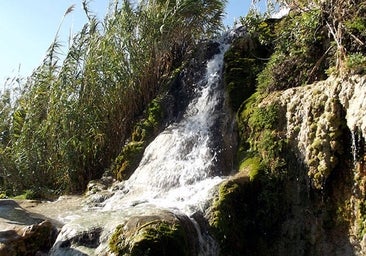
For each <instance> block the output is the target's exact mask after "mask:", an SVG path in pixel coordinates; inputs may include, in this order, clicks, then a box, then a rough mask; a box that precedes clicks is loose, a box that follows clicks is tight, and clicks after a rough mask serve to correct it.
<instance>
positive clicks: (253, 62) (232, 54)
mask: <svg viewBox="0 0 366 256" xmlns="http://www.w3.org/2000/svg"><path fill="white" fill-rule="evenodd" d="M268 55H269V50H268V49H265V48H264V47H263V46H262V45H261V44H260V43H259V42H258V40H257V39H256V38H251V37H249V36H245V37H242V38H239V39H237V40H236V41H234V42H233V44H232V46H231V48H230V49H229V50H228V51H227V52H226V54H225V60H224V61H225V70H224V80H225V85H226V91H227V93H228V95H229V100H230V103H231V106H232V108H233V110H234V111H237V110H238V109H239V107H240V106H241V104H242V103H243V101H245V100H246V99H248V98H249V97H250V96H251V95H252V94H253V93H254V92H255V88H256V77H257V75H258V73H259V72H260V71H261V70H262V68H263V67H264V63H265V62H266V61H265V59H266V58H267V57H268Z"/></svg>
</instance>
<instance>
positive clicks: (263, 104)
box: [210, 0, 366, 255]
mask: <svg viewBox="0 0 366 256" xmlns="http://www.w3.org/2000/svg"><path fill="white" fill-rule="evenodd" d="M267 2H268V7H269V13H264V14H263V13H260V12H258V11H257V9H256V8H254V9H252V10H251V11H250V12H249V14H248V15H247V16H246V17H244V18H242V19H241V23H242V24H243V25H244V26H245V27H246V28H247V30H248V35H247V36H246V37H244V38H240V39H238V40H237V41H236V42H234V43H233V45H232V48H231V49H230V50H229V51H228V52H227V54H226V56H225V60H226V64H225V80H226V84H227V90H228V93H229V96H230V100H231V104H232V107H233V109H234V110H235V111H237V120H238V123H239V133H240V134H239V137H240V141H239V150H238V154H237V165H238V170H239V171H240V172H239V173H238V174H237V175H236V176H235V177H233V178H232V179H231V180H228V181H226V182H224V183H223V184H222V185H221V186H220V190H219V192H218V195H217V197H216V198H215V200H214V204H213V209H214V210H213V213H212V216H211V219H210V224H211V227H212V228H213V233H214V234H215V236H216V238H217V240H218V241H219V242H220V245H221V249H222V251H221V255H247V254H248V255H283V253H284V252H282V254H281V253H278V252H279V251H280V248H281V246H283V244H285V247H286V250H285V251H286V252H290V251H291V248H290V247H291V246H292V245H294V247H298V248H299V249H296V248H295V249H294V248H292V249H293V251H296V250H298V252H300V251H301V250H305V251H304V252H303V253H304V254H303V255H322V254H321V253H319V251H317V250H318V249H319V248H317V245H316V244H315V243H312V242H311V239H310V236H311V235H309V234H311V232H312V230H310V225H306V224H305V225H304V226H303V227H299V226H301V225H302V224H299V223H302V221H303V219H302V218H304V219H306V217H304V214H303V213H300V214H298V213H297V212H296V211H297V207H299V206H298V204H300V209H301V210H303V209H305V208H306V211H308V213H309V215H311V216H316V217H315V218H318V216H319V215H320V214H321V218H323V219H322V223H321V224H319V223H317V224H315V225H318V226H320V228H322V229H323V230H324V232H326V233H327V235H328V234H332V232H335V233H336V232H338V234H347V231H346V230H347V228H349V226H347V225H351V221H350V217H349V215H350V214H351V213H350V212H351V211H352V209H351V208H350V206H349V205H345V204H346V203H345V202H346V201H347V198H346V195H345V194H346V193H345V191H346V190H347V189H346V188H347V186H352V184H351V183H350V179H351V178H349V177H348V178H346V174H344V173H345V172H346V170H348V169H351V168H352V166H345V165H347V164H348V163H347V161H344V162H343V163H342V164H343V166H339V164H338V167H337V168H338V169H342V170H343V171H344V172H343V174H342V175H344V176H342V178H339V177H338V179H339V180H338V181H336V179H337V177H336V176H337V175H340V176H341V174H335V173H336V172H333V170H334V169H335V168H336V167H335V165H336V164H335V163H333V162H330V163H327V165H325V166H324V165H322V164H320V163H319V161H320V159H321V158H320V157H319V159H318V158H317V162H315V163H313V162H311V163H309V166H310V167H309V169H306V167H305V166H304V165H305V164H301V163H299V161H300V160H298V159H296V157H295V155H294V152H293V151H292V148H291V144H290V143H291V141H288V140H287V139H286V135H285V134H284V128H283V127H284V126H285V124H284V122H285V121H286V120H285V117H282V119H281V118H280V116H281V115H280V113H282V115H285V113H286V110H285V109H280V107H281V106H278V105H276V104H273V103H271V100H270V99H268V98H266V97H267V96H268V95H269V94H270V93H273V92H276V91H282V90H285V89H288V88H292V87H299V86H303V85H307V84H311V83H313V82H316V81H320V80H324V79H326V78H327V77H328V76H330V75H334V76H343V77H344V76H348V75H351V74H365V71H366V46H365V43H366V37H365V36H366V34H365V27H366V18H365V17H366V15H365V11H366V2H365V1H357V0H356V1H337V0H326V1H306V0H293V1H267ZM278 5H285V6H288V7H289V9H290V11H289V14H288V15H287V16H285V17H283V18H281V19H273V18H271V17H270V14H271V12H272V11H273V10H274V8H275V7H278ZM249 63H250V65H249V66H248V64H249ZM264 99H266V101H264ZM335 104H336V103H335ZM314 108H316V107H314ZM319 108H320V109H319V110H318V111H319V112H321V113H323V112H324V111H325V110H324V109H321V106H320V107H319ZM338 114H339V113H338ZM332 118H337V116H332ZM344 126H345V124H342V123H340V124H339V127H337V132H336V133H330V134H327V136H329V137H332V136H336V137H337V136H338V137H337V138H336V141H342V138H343V139H344V137H342V138H341V137H339V136H340V134H341V135H342V136H347V132H346V131H343V130H342V127H344ZM312 127H317V124H316V120H314V124H313V125H312ZM298 128H299V127H298ZM299 129H300V128H299ZM316 143H317V141H316V140H314V146H316ZM320 152H321V151H320ZM342 156H343V157H345V158H346V157H347V153H346V152H343V155H342ZM313 164H314V165H315V166H316V168H315V170H313V167H314V166H312V165H313ZM301 172H303V173H305V178H303V179H304V180H302V178H301V177H304V176H301V174H300V173H301ZM331 174H332V175H331ZM306 175H308V176H309V177H307V176H306ZM309 178H310V180H311V182H310V183H309ZM337 182H338V183H337ZM350 184H351V185H350ZM299 191H300V192H299ZM339 191H342V192H339ZM297 193H299V194H297ZM301 193H304V194H303V195H301ZM306 193H308V194H307V195H306ZM342 193H344V194H342ZM296 196H299V198H300V199H299V200H301V202H299V201H297V199H296V198H295V197H296ZM300 196H303V197H300ZM297 214H298V215H297ZM294 216H295V217H294ZM361 216H364V213H361ZM292 218H294V219H295V222H294V227H293V229H292V231H293V232H294V233H293V234H292V235H293V236H292V237H291V239H289V241H286V235H285V236H284V237H282V238H280V235H281V234H280V232H281V225H283V223H284V222H285V221H288V220H289V219H292ZM361 219H362V220H363V219H365V218H364V217H361ZM317 220H319V219H317ZM295 223H297V224H295ZM305 223H306V222H305ZM309 223H310V222H308V223H307V224H309ZM360 223H362V221H360ZM296 225H299V226H296ZM285 229H286V227H285ZM360 229H361V230H363V227H362V225H361V228H360ZM335 230H336V231H335ZM290 232H291V231H290ZM296 232H299V234H297V233H296ZM297 235H299V236H300V237H299V238H298V237H296V236H297ZM329 236H330V235H329ZM325 237H326V236H325ZM296 239H298V241H295V240H296ZM358 239H362V236H360V237H358ZM281 243H282V245H281ZM286 243H287V244H286ZM301 243H304V244H305V245H302V244H301ZM302 246H303V247H302ZM282 249H283V248H282ZM290 254H291V253H290ZM291 255H295V254H291Z"/></svg>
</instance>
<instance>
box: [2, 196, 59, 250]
mask: <svg viewBox="0 0 366 256" xmlns="http://www.w3.org/2000/svg"><path fill="white" fill-rule="evenodd" d="M0 227H1V231H0V256H13V255H24V256H27V255H29V256H31V255H32V256H33V255H42V254H44V253H47V252H48V250H49V249H50V248H51V247H52V244H53V243H54V241H55V240H56V237H57V234H58V231H57V228H56V227H55V225H54V224H52V223H51V221H49V220H45V219H42V218H40V217H38V216H34V215H32V214H31V213H29V212H28V211H26V210H25V209H23V208H22V207H20V205H19V204H18V203H17V202H16V201H13V200H0Z"/></svg>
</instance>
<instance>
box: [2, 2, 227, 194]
mask: <svg viewBox="0 0 366 256" xmlns="http://www.w3.org/2000/svg"><path fill="white" fill-rule="evenodd" d="M112 2H113V4H112ZM224 4H225V1H216V0H212V1H197V0H194V1H192V0H184V1H178V0H177V1H165V0H156V1H148V0H143V1H139V2H138V4H136V3H135V2H134V1H129V0H121V1H111V8H110V9H111V10H110V12H109V13H108V14H107V15H106V17H105V19H104V20H103V21H99V20H97V18H96V17H95V16H94V15H93V14H92V12H91V11H90V10H89V7H88V4H87V1H83V6H84V10H85V14H86V15H87V17H88V19H89V22H88V23H87V24H85V26H84V28H83V29H82V31H80V32H79V33H78V34H77V35H76V36H75V37H74V38H73V40H72V44H71V46H70V48H69V49H68V52H67V54H66V56H65V58H64V59H63V60H62V61H61V57H62V56H61V55H60V53H59V51H60V44H59V42H58V41H57V35H56V37H55V40H54V42H53V43H52V44H51V46H50V47H49V49H48V52H47V55H46V57H45V58H44V61H43V63H42V65H41V66H39V67H38V68H37V69H36V70H35V71H34V73H33V74H32V75H31V76H30V77H28V78H27V79H26V80H19V79H17V80H14V81H13V83H12V84H11V86H12V87H13V88H14V87H15V84H16V83H17V82H19V84H18V85H17V86H16V87H17V91H16V94H15V93H12V91H11V89H7V90H6V91H5V92H4V93H3V95H2V96H1V103H0V104H1V106H0V109H1V116H0V125H1V134H0V175H1V188H0V190H1V192H2V193H5V194H7V195H14V194H19V193H23V192H25V191H26V192H27V193H28V194H29V195H30V196H47V194H57V193H63V192H67V191H68V192H81V191H83V189H84V188H85V186H86V184H87V182H88V181H90V180H91V179H95V178H99V177H101V175H102V174H103V173H104V171H105V170H106V169H108V168H109V167H110V166H111V163H112V162H114V159H115V158H116V157H117V156H118V155H119V153H120V152H121V151H122V150H123V146H124V145H125V143H126V140H127V139H129V137H130V134H131V132H132V129H133V127H134V125H135V123H136V122H138V120H139V118H140V116H142V115H143V113H144V110H145V109H146V108H147V106H148V105H149V103H150V102H151V101H152V100H153V99H154V98H155V97H156V96H157V95H158V94H159V92H161V91H162V90H163V89H164V86H166V85H167V84H168V83H169V81H170V79H171V77H172V76H173V74H174V71H175V70H176V69H178V68H180V67H181V66H182V65H183V63H184V61H185V60H186V59H188V58H189V53H190V52H191V51H192V49H194V47H195V46H196V44H197V43H198V42H199V40H201V39H203V38H207V37H210V36H212V35H213V34H215V33H217V31H219V30H220V27H221V17H222V14H223V8H224ZM71 11H72V7H71V8H69V9H68V10H67V11H66V13H65V16H66V15H67V14H68V13H69V12H71ZM118 162H119V161H117V163H118Z"/></svg>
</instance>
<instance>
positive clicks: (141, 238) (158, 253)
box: [109, 221, 189, 256]
mask: <svg viewBox="0 0 366 256" xmlns="http://www.w3.org/2000/svg"><path fill="white" fill-rule="evenodd" d="M109 248H110V249H111V251H112V252H114V253H116V255H129V256H141V255H144V256H164V255H165V256H168V255H177V256H189V252H188V249H187V248H188V245H187V244H186V239H185V234H184V230H183V228H182V227H181V226H180V225H179V224H177V223H168V222H164V221H154V222H150V223H146V224H144V225H142V226H141V227H139V228H138V230H136V232H135V233H130V234H128V235H127V234H126V230H125V229H124V226H122V225H120V226H118V227H117V228H116V230H115V232H114V233H113V235H112V236H111V238H110V240H109Z"/></svg>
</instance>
